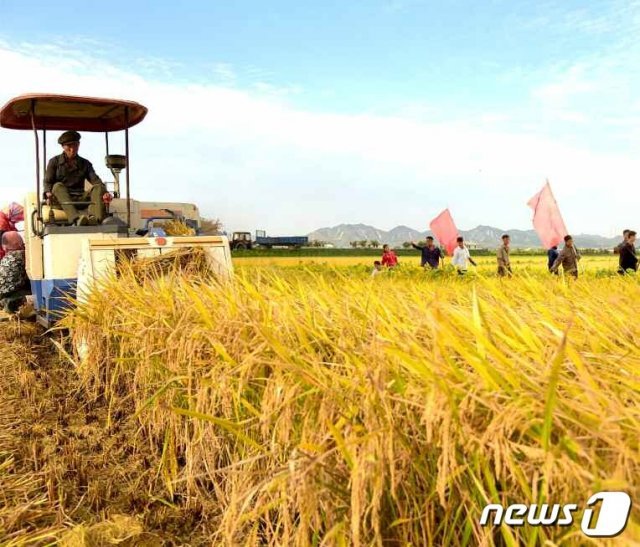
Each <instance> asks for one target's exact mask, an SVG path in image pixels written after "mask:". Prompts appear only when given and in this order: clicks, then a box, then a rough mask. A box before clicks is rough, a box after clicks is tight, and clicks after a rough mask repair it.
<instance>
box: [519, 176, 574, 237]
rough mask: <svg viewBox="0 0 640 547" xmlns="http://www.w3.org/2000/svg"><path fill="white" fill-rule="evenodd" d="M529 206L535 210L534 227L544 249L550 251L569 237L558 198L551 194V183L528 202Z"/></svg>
mask: <svg viewBox="0 0 640 547" xmlns="http://www.w3.org/2000/svg"><path fill="white" fill-rule="evenodd" d="M527 205H528V206H529V207H531V208H532V209H533V227H534V228H535V230H536V233H537V234H538V237H539V238H540V241H541V242H542V245H544V248H545V249H550V248H551V247H553V246H554V245H558V244H559V243H561V242H562V241H563V240H564V236H566V235H567V228H566V226H565V225H564V221H563V220H562V215H561V214H560V209H559V208H558V203H557V202H556V198H554V197H553V192H551V186H550V185H549V181H547V183H546V184H545V185H544V187H543V188H542V190H540V191H539V192H538V193H537V194H536V195H535V196H533V197H532V198H531V199H530V200H529V201H528V202H527Z"/></svg>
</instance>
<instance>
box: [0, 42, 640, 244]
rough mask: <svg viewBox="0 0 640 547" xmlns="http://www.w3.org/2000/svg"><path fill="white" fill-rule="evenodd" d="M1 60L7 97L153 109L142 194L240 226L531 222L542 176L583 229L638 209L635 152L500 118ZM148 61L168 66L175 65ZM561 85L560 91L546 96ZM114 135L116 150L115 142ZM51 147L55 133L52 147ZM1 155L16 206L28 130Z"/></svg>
mask: <svg viewBox="0 0 640 547" xmlns="http://www.w3.org/2000/svg"><path fill="white" fill-rule="evenodd" d="M0 66H2V67H3V73H4V74H11V75H12V77H11V78H5V79H3V80H2V81H0V97H2V98H3V99H9V98H10V97H12V96H14V95H19V94H22V93H27V92H51V93H71V94H78V95H94V96H112V97H120V98H127V99H132V100H137V101H139V102H141V103H143V104H145V105H147V106H148V107H149V115H148V116H147V119H146V120H145V121H144V122H143V123H142V124H141V125H140V126H138V127H136V128H134V129H133V130H132V144H131V152H132V159H131V168H132V172H131V179H132V188H133V195H134V197H136V198H138V199H145V200H151V199H154V200H172V201H193V202H196V203H198V205H199V206H200V208H201V210H202V212H203V213H204V214H206V215H208V216H213V217H220V218H221V219H222V220H223V221H224V222H225V223H226V224H227V226H228V227H230V228H232V229H249V230H253V229H256V228H258V229H259V228H264V229H267V230H268V231H269V232H271V233H280V234H282V233H285V232H286V233H306V232H308V231H311V230H313V229H316V228H319V227H321V226H326V225H332V224H337V223H340V222H366V223H370V224H374V225H375V226H377V227H379V228H383V229H388V228H391V227H393V226H394V225H396V224H406V225H409V226H415V227H417V228H423V227H425V226H426V224H427V222H428V219H429V218H430V217H431V216H432V215H435V214H437V213H438V212H439V210H440V209H441V208H443V207H445V206H450V207H451V208H452V210H453V211H454V215H455V217H456V219H457V222H458V223H459V224H460V226H461V227H462V228H470V227H473V226H474V225H475V224H478V223H483V224H493V225H496V226H498V227H502V228H528V227H529V226H530V223H529V220H530V211H529V209H528V208H527V206H526V201H527V199H528V198H529V197H531V195H533V194H534V193H535V192H536V191H537V190H538V189H539V187H540V186H541V185H542V183H543V182H544V179H545V178H546V177H549V178H550V180H551V182H552V184H553V186H554V191H555V193H556V196H557V198H558V200H559V202H560V204H561V206H562V208H563V211H564V212H565V217H566V220H567V224H568V225H569V226H570V229H572V230H575V231H576V232H603V233H604V232H610V231H611V230H612V229H614V228H615V225H616V223H618V222H619V223H621V224H625V225H627V224H629V225H633V220H634V218H635V210H634V207H633V205H632V203H631V202H630V200H629V199H628V198H627V190H626V188H628V187H633V186H632V185H633V184H635V181H637V178H638V176H639V175H640V161H639V160H638V159H636V157H635V156H632V155H624V154H612V153H604V152H599V151H598V150H597V149H595V150H594V149H589V148H581V147H578V146H576V145H573V144H570V142H571V141H570V139H562V138H559V137H558V136H556V137H554V138H551V137H549V136H548V135H545V134H540V133H535V132H530V131H526V130H515V129H511V130H506V129H500V128H501V124H500V123H499V122H501V121H504V120H505V118H503V117H502V114H500V113H497V114H491V115H488V116H487V117H485V118H484V119H483V118H482V116H480V117H479V119H480V120H481V121H484V122H486V123H475V122H464V121H455V120H452V121H449V122H442V121H441V122H438V123H434V122H428V121H425V120H424V118H423V117H420V116H418V117H416V118H411V117H410V116H407V112H405V113H403V115H402V116H373V115H366V114H351V115H346V114H335V113H318V112H308V111H304V110H300V109H297V108H294V107H293V106H292V105H291V104H290V103H289V102H287V100H288V99H287V97H288V95H287V94H286V93H285V94H281V93H276V94H275V96H274V94H272V93H269V94H267V95H265V94H264V93H261V92H257V91H255V90H252V89H251V88H250V87H249V88H248V90H247V89H245V90H243V89H240V88H238V87H234V88H229V87H225V86H223V85H220V84H204V83H183V82H176V81H172V80H171V79H169V80H164V79H160V78H152V77H148V76H147V77H143V76H141V75H140V74H139V73H135V72H133V71H132V70H129V69H127V68H123V67H121V66H116V65H114V64H110V63H108V62H106V61H105V60H104V58H102V57H101V58H99V59H98V58H93V57H91V56H90V55H89V54H85V55H83V56H72V57H70V56H69V55H68V54H67V52H66V51H63V50H62V49H59V48H58V47H56V46H55V45H42V46H39V45H37V44H29V45H15V44H11V45H10V44H2V43H0ZM151 66H159V67H160V68H161V69H162V70H161V71H160V72H163V71H164V70H165V68H166V67H168V66H170V65H165V64H163V63H161V62H158V60H154V61H153V62H152V63H151ZM221 66H222V67H223V68H224V65H219V66H218V68H219V69H220V67H221ZM227 69H228V70H229V71H232V68H231V67H226V68H225V70H227ZM223 72H224V70H223ZM231 74H232V72H229V75H231ZM221 75H222V74H221V73H219V74H218V76H221ZM578 76H579V75H578ZM576 77H577V76H576ZM578 81H579V78H578ZM282 88H283V89H286V88H287V86H282ZM569 90H570V91H571V90H573V91H576V90H577V92H579V91H580V85H577V87H575V86H574V87H573V88H571V87H570V86H569ZM563 94H564V95H566V93H565V92H564V91H563V90H561V89H560V88H558V89H555V90H554V88H553V87H552V88H547V90H546V91H544V90H543V91H542V95H541V96H542V97H549V96H551V97H554V96H555V97H561V96H563ZM581 115H583V114H582V113H580V112H575V116H576V118H575V119H574V120H577V119H578V117H580V116H581ZM441 118H442V117H441ZM112 142H113V145H112V151H114V150H115V149H116V148H117V143H118V139H117V138H115V137H114V138H113V139H112ZM54 143H55V140H54V138H53V137H51V138H50V139H49V151H50V152H51V150H52V147H54ZM102 146H103V139H102V137H101V136H91V135H85V137H84V139H83V146H82V152H81V153H82V154H83V155H84V156H85V157H88V158H90V159H92V160H93V162H94V165H95V167H96V168H97V169H98V172H99V173H100V174H101V175H103V177H104V178H106V177H107V172H106V169H104V168H103V166H102V159H101V158H102V157H103V155H104V150H103V148H102ZM53 149H55V148H53ZM0 150H1V152H0V155H1V157H2V164H3V179H4V180H3V182H2V183H0V201H8V200H10V199H16V198H17V197H18V196H20V195H21V194H22V193H24V192H26V191H29V190H31V189H32V188H33V179H34V168H33V156H32V154H33V144H32V142H31V135H29V134H27V133H26V132H25V134H23V133H22V132H15V131H8V130H2V131H0ZM615 230H616V231H619V230H618V229H617V228H615Z"/></svg>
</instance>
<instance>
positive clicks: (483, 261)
mask: <svg viewBox="0 0 640 547" xmlns="http://www.w3.org/2000/svg"><path fill="white" fill-rule="evenodd" d="M380 255H382V252H380ZM472 256H473V253H472ZM374 260H379V257H374V256H332V257H326V256H274V257H267V256H265V257H262V256H260V257H251V256H242V257H236V258H234V259H233V263H234V264H235V265H236V266H240V267H244V266H251V267H257V266H259V267H264V266H309V265H320V266H328V267H341V266H367V267H369V268H372V267H373V262H374ZM445 260H446V261H445V264H449V262H450V259H449V258H447V259H445ZM474 260H475V261H476V262H477V263H478V264H479V268H478V270H477V271H478V272H482V273H492V272H494V271H495V269H496V259H495V257H493V256H480V257H477V258H474ZM399 262H400V265H401V266H402V268H403V269H404V268H406V267H408V268H419V267H420V258H419V256H417V255H416V256H411V257H408V256H401V257H400V258H399ZM511 262H512V264H513V266H514V268H517V267H522V268H525V269H527V270H528V271H536V270H539V269H541V268H545V267H546V263H547V257H546V256H513V257H512V258H511ZM617 264H618V257H617V256H615V255H604V256H603V255H596V256H585V257H584V258H583V259H582V260H581V261H580V265H581V267H582V268H583V269H584V271H586V272H592V273H593V272H596V271H600V270H603V273H607V274H608V273H611V272H612V271H615V269H616V266H617Z"/></svg>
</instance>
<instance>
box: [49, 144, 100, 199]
mask: <svg viewBox="0 0 640 547" xmlns="http://www.w3.org/2000/svg"><path fill="white" fill-rule="evenodd" d="M85 179H86V180H88V181H89V182H90V183H91V184H98V183H101V182H102V180H101V179H100V177H99V176H98V175H96V172H95V171H94V170H93V165H91V162H90V161H89V160H86V159H84V158H81V157H80V156H76V157H75V158H73V159H72V160H69V159H68V158H67V156H65V155H64V154H60V155H59V156H54V157H53V158H51V159H50V160H49V163H48V164H47V170H46V171H45V174H44V191H45V193H46V192H51V189H52V188H53V185H54V184H55V183H56V182H62V183H63V184H64V185H65V186H66V187H67V189H68V190H69V193H70V194H84V181H85Z"/></svg>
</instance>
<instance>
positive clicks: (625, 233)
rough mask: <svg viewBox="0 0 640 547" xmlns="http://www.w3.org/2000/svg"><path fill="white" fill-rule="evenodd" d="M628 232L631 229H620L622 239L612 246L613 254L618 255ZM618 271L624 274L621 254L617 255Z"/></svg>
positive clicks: (625, 241)
mask: <svg viewBox="0 0 640 547" xmlns="http://www.w3.org/2000/svg"><path fill="white" fill-rule="evenodd" d="M629 232H631V230H622V241H621V242H620V243H618V244H617V245H616V246H615V247H614V248H613V254H617V255H620V250H621V249H622V247H624V246H625V244H626V243H627V238H628V237H629ZM618 273H619V274H624V273H625V270H624V268H623V267H622V256H618Z"/></svg>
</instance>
